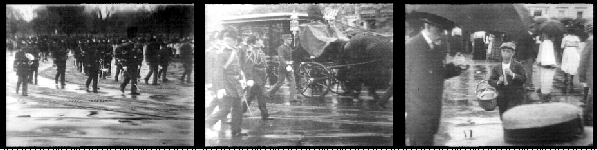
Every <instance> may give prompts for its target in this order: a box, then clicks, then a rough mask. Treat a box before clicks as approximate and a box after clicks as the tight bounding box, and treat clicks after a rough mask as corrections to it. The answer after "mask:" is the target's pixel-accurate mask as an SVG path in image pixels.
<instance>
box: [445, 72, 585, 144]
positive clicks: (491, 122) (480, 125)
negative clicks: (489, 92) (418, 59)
mask: <svg viewBox="0 0 597 150" xmlns="http://www.w3.org/2000/svg"><path fill="white" fill-rule="evenodd" d="M498 64H499V62H490V61H478V60H475V61H474V62H473V65H472V67H470V68H469V69H468V70H466V71H465V72H463V73H462V74H461V75H460V76H457V77H454V78H451V79H448V80H446V81H445V87H444V96H443V97H444V106H443V108H442V118H441V124H440V129H439V132H438V133H437V134H436V136H435V144H436V145H437V146H490V145H485V144H486V143H487V142H489V141H490V140H493V139H495V138H501V137H503V131H502V125H501V124H502V122H501V120H500V119H499V113H498V112H499V107H498V108H497V109H495V110H493V111H485V110H484V109H482V108H481V107H480V106H479V104H478V101H477V98H476V97H475V91H476V88H477V84H478V83H479V82H480V81H481V80H486V79H489V76H490V73H491V72H490V70H491V67H493V66H495V65H498ZM537 71H538V68H537V66H534V67H533V77H532V80H533V81H532V82H533V83H539V81H540V80H541V78H542V77H541V76H538V75H537V74H538V73H537ZM543 78H545V77H543ZM552 78H553V89H552V93H551V94H552V95H553V96H552V102H565V103H570V104H573V105H576V106H579V105H580V104H581V103H580V99H581V98H582V91H581V88H582V87H580V84H579V83H578V79H577V77H575V79H574V87H573V90H572V91H570V90H566V88H569V86H567V85H564V83H563V80H564V77H563V72H562V71H561V70H560V69H557V71H556V74H555V76H554V77H552ZM487 86H488V85H487V84H481V85H480V86H479V89H482V88H484V87H487ZM535 87H538V85H535ZM525 94H526V95H527V98H528V100H529V101H530V102H531V103H538V102H539V99H538V97H537V96H536V93H535V91H527V92H526V93H525ZM471 132H472V137H471V135H470V133H471Z"/></svg>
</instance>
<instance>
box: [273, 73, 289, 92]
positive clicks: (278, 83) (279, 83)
mask: <svg viewBox="0 0 597 150" xmlns="http://www.w3.org/2000/svg"><path fill="white" fill-rule="evenodd" d="M284 80H286V73H285V72H282V71H280V72H278V81H276V84H274V86H273V87H272V88H271V89H270V93H269V94H273V93H275V92H277V91H278V89H280V87H281V86H282V84H284Z"/></svg>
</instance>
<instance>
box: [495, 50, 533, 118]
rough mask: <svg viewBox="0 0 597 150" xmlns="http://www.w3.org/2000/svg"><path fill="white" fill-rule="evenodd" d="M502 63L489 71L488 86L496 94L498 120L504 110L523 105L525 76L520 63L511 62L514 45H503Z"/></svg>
mask: <svg viewBox="0 0 597 150" xmlns="http://www.w3.org/2000/svg"><path fill="white" fill-rule="evenodd" d="M500 49H501V50H502V63H501V64H500V65H497V66H494V67H493V68H492V69H491V76H490V77H489V85H491V86H493V87H495V88H496V90H497V92H498V97H497V104H498V107H499V108H500V119H501V117H502V114H504V112H506V110H508V109H510V108H512V107H515V106H518V105H522V104H523V100H524V87H523V84H524V83H525V82H526V76H525V71H524V67H523V66H522V64H521V63H520V62H517V61H514V60H512V56H513V55H514V53H515V52H516V51H515V49H516V45H515V44H514V43H512V42H506V43H503V44H502V45H501V46H500Z"/></svg>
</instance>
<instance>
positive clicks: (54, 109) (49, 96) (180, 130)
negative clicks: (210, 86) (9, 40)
mask: <svg viewBox="0 0 597 150" xmlns="http://www.w3.org/2000/svg"><path fill="white" fill-rule="evenodd" d="M13 60H14V56H10V53H6V145H7V146H192V145H194V122H193V121H194V115H193V113H194V99H193V98H194V84H193V83H190V84H180V83H179V82H178V81H177V80H176V78H179V77H180V75H181V74H182V70H181V67H180V66H181V65H180V63H178V62H173V63H172V64H171V66H170V67H169V68H168V71H169V73H168V77H169V79H170V80H171V81H172V82H169V83H161V82H160V84H161V85H158V86H152V85H146V84H145V83H142V82H139V84H138V86H139V88H140V90H139V92H140V93H141V95H137V96H135V95H130V94H129V93H130V84H129V85H128V86H127V87H126V88H125V93H124V94H123V93H121V92H120V90H119V83H118V82H115V81H114V79H113V78H111V77H109V78H107V79H100V80H99V83H98V86H99V88H100V89H99V93H92V92H89V91H86V90H85V81H86V79H87V76H85V75H84V74H82V73H78V72H76V71H75V70H74V67H73V58H72V55H71V56H70V57H69V60H68V62H67V70H66V71H67V73H66V81H67V82H66V84H67V85H66V86H65V87H62V86H57V85H55V84H54V75H55V73H56V68H55V67H52V63H53V62H52V60H51V59H49V62H41V63H40V67H39V79H38V84H37V85H34V84H29V87H28V89H29V90H28V95H29V96H21V95H20V94H15V88H16V81H17V76H16V73H15V72H14V71H13V67H12V64H13ZM112 63H114V62H112ZM112 69H113V70H112V76H113V75H114V73H115V71H114V69H115V67H114V66H113V67H112ZM147 72H148V69H147V64H145V63H144V64H143V68H142V69H141V76H142V77H144V76H145V74H146V73H147ZM191 78H192V79H191V80H192V81H194V79H193V77H191ZM141 81H142V80H141ZM120 83H122V80H120Z"/></svg>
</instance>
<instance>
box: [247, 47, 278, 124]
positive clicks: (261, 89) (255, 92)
mask: <svg viewBox="0 0 597 150" xmlns="http://www.w3.org/2000/svg"><path fill="white" fill-rule="evenodd" d="M255 42H256V37H255V36H253V35H251V36H249V38H248V39H247V41H246V44H247V45H244V46H243V47H242V48H241V49H240V53H241V54H240V56H244V57H241V58H242V60H241V61H242V62H244V66H243V67H242V69H243V71H244V72H245V75H246V76H247V86H248V87H247V92H246V93H247V94H246V98H247V101H246V103H245V102H243V112H247V109H248V107H249V105H250V104H251V101H253V100H254V99H257V103H258V105H259V111H260V112H261V119H263V120H271V119H272V118H268V117H269V114H268V113H267V107H266V106H265V98H266V97H265V62H261V61H260V59H259V58H260V57H263V56H260V55H259V54H261V53H262V52H261V49H258V48H256V47H253V46H254V45H255Z"/></svg>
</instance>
